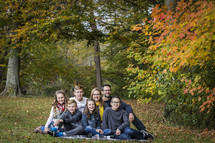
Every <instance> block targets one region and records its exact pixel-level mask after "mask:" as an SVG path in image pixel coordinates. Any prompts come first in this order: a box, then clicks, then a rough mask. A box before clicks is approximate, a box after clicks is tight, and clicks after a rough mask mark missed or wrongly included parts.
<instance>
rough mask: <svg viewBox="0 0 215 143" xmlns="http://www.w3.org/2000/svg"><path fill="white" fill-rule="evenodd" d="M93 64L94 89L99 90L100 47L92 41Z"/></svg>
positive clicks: (100, 77)
mask: <svg viewBox="0 0 215 143" xmlns="http://www.w3.org/2000/svg"><path fill="white" fill-rule="evenodd" d="M93 48H94V62H95V67H96V87H97V88H99V89H101V86H102V75H101V64H100V46H99V42H98V41H97V40H96V41H94V47H93Z"/></svg>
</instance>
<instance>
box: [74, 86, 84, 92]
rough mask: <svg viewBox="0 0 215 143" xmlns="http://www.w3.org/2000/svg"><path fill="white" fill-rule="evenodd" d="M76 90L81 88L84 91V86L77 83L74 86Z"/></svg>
mask: <svg viewBox="0 0 215 143" xmlns="http://www.w3.org/2000/svg"><path fill="white" fill-rule="evenodd" d="M76 90H83V91H84V88H83V86H81V85H77V86H75V87H74V92H75V91H76Z"/></svg>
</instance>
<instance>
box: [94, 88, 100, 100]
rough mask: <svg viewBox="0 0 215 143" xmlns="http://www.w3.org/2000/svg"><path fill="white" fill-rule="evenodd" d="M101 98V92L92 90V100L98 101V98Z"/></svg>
mask: <svg viewBox="0 0 215 143" xmlns="http://www.w3.org/2000/svg"><path fill="white" fill-rule="evenodd" d="M100 99H101V94H100V92H99V91H98V90H96V91H94V92H93V100H94V101H95V102H98V101H99V100H100Z"/></svg>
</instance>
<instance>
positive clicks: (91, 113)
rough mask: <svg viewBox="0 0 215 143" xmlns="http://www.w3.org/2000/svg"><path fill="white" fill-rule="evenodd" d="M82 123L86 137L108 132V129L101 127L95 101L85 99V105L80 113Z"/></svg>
mask: <svg viewBox="0 0 215 143" xmlns="http://www.w3.org/2000/svg"><path fill="white" fill-rule="evenodd" d="M82 125H83V127H84V132H85V134H86V135H87V137H92V136H94V135H97V137H103V136H106V135H108V134H110V129H105V130H102V129H101V118H100V115H99V113H98V110H97V107H96V103H95V101H94V100H91V99H88V100H87V105H86V108H85V110H84V113H83V115H82ZM98 135H99V136H98Z"/></svg>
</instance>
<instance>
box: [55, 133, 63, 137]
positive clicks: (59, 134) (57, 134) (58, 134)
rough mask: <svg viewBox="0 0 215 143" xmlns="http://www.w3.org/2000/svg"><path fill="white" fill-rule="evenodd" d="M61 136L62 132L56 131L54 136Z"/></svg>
mask: <svg viewBox="0 0 215 143" xmlns="http://www.w3.org/2000/svg"><path fill="white" fill-rule="evenodd" d="M62 136H63V132H56V134H55V137H62Z"/></svg>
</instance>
